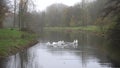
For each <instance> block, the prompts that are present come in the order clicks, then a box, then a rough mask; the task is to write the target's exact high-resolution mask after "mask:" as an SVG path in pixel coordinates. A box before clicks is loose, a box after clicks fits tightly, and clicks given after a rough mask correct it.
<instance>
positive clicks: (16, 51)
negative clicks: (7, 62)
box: [0, 40, 38, 59]
mask: <svg viewBox="0 0 120 68" xmlns="http://www.w3.org/2000/svg"><path fill="white" fill-rule="evenodd" d="M37 43H38V41H37V40H32V41H30V42H29V43H28V44H27V45H24V46H21V47H15V49H16V50H14V51H12V52H8V55H6V56H1V55H0V59H5V58H6V57H9V56H12V55H14V54H16V53H18V52H22V51H24V50H26V49H28V48H30V47H32V46H34V45H35V44H37Z"/></svg>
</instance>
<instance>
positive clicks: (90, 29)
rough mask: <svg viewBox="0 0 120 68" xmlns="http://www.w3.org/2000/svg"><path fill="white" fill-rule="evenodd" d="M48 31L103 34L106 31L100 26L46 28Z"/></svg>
mask: <svg viewBox="0 0 120 68" xmlns="http://www.w3.org/2000/svg"><path fill="white" fill-rule="evenodd" d="M44 29H45V30H46V31H80V30H84V31H91V32H103V31H105V30H106V29H105V28H103V30H101V28H100V27H98V26H80V27H45V28H44Z"/></svg>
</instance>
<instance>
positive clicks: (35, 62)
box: [0, 32, 119, 68]
mask: <svg viewBox="0 0 120 68" xmlns="http://www.w3.org/2000/svg"><path fill="white" fill-rule="evenodd" d="M74 40H78V45H77V46H76V47H74V44H72V45H66V46H65V47H62V46H59V45H60V44H56V46H49V45H48V42H50V43H53V42H56V43H57V42H58V41H64V42H65V43H66V44H68V43H73V41H74ZM39 41H40V42H39V43H38V44H36V45H34V46H33V47H31V48H29V49H28V50H25V51H24V52H20V53H17V54H16V55H13V56H10V57H8V58H6V59H4V60H1V61H0V66H1V67H0V68H119V65H118V64H117V63H115V62H113V60H112V59H111V58H110V57H109V56H110V55H108V54H109V52H108V51H107V48H106V47H105V46H106V44H105V43H106V41H105V40H104V39H103V38H101V37H98V36H96V35H93V34H90V33H81V32H46V33H44V34H43V35H42V37H41V38H40V39H39ZM58 46H59V47H58Z"/></svg>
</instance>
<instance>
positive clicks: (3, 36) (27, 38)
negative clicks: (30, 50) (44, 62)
mask: <svg viewBox="0 0 120 68" xmlns="http://www.w3.org/2000/svg"><path fill="white" fill-rule="evenodd" d="M34 40H35V35H34V34H29V33H27V32H22V31H18V30H10V29H0V57H4V56H8V55H10V54H12V53H15V52H16V51H18V50H21V49H23V48H24V47H26V46H27V45H28V44H29V45H30V44H32V43H33V41H34Z"/></svg>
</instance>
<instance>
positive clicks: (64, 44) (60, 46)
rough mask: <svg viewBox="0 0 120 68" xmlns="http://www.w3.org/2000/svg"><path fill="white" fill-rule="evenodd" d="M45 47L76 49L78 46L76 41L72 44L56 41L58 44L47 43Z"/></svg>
mask: <svg viewBox="0 0 120 68" xmlns="http://www.w3.org/2000/svg"><path fill="white" fill-rule="evenodd" d="M46 44H47V46H51V47H59V48H65V47H73V48H77V46H78V40H74V41H73V42H64V41H58V42H52V43H50V42H47V43H46Z"/></svg>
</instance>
